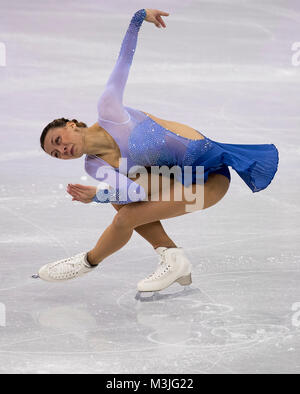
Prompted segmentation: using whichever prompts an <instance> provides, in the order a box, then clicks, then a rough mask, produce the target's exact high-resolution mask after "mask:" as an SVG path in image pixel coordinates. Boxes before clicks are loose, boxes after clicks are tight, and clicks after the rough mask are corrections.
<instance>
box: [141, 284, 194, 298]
mask: <svg viewBox="0 0 300 394" xmlns="http://www.w3.org/2000/svg"><path fill="white" fill-rule="evenodd" d="M196 293H197V294H198V293H201V291H200V289H198V288H193V287H191V286H184V288H183V289H182V290H180V291H177V292H175V293H168V294H162V293H159V292H158V291H156V292H141V291H138V292H137V293H136V295H135V297H134V298H135V299H136V301H138V302H154V301H161V300H167V299H172V298H178V297H186V296H189V295H193V294H196Z"/></svg>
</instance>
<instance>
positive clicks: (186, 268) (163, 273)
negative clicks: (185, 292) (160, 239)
mask: <svg viewBox="0 0 300 394" xmlns="http://www.w3.org/2000/svg"><path fill="white" fill-rule="evenodd" d="M156 251H157V253H159V255H160V261H159V264H158V267H157V269H156V271H155V272H153V274H151V275H149V276H148V277H147V278H145V279H143V280H141V281H140V282H139V283H138V285H137V288H138V290H139V291H140V292H148V291H151V292H154V291H159V290H163V289H165V288H167V287H169V286H170V285H172V284H173V283H174V282H178V283H179V284H180V285H182V286H188V285H190V284H191V283H192V275H191V270H192V264H191V263H190V261H189V260H188V258H187V257H186V255H185V253H184V250H183V248H181V247H179V248H164V247H159V248H157V249H156Z"/></svg>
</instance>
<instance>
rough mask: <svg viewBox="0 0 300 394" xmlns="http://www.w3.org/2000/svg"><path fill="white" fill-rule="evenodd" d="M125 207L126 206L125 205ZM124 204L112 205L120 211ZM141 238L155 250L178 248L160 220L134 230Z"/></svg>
mask: <svg viewBox="0 0 300 394" xmlns="http://www.w3.org/2000/svg"><path fill="white" fill-rule="evenodd" d="M124 205H125V204H124ZM124 205H123V204H112V206H113V207H114V208H115V209H116V210H117V211H119V210H120V209H121V208H122V207H123V206H124ZM134 230H135V231H136V232H137V233H138V234H140V236H141V237H143V238H144V239H145V240H146V241H148V242H149V243H150V244H151V245H152V246H153V248H154V249H156V248H158V247H160V246H164V247H166V248H176V247H177V246H176V245H175V243H174V242H173V241H172V239H171V238H170V237H169V236H168V234H167V233H166V232H165V230H164V228H163V226H162V224H161V222H160V220H157V221H155V222H152V223H146V224H142V225H141V226H138V227H135V229H134Z"/></svg>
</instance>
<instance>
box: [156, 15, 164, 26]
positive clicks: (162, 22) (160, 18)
mask: <svg viewBox="0 0 300 394" xmlns="http://www.w3.org/2000/svg"><path fill="white" fill-rule="evenodd" d="M156 19H157V20H158V21H159V23H160V25H159V24H158V25H156V26H158V27H160V26H162V27H166V24H165V22H164V21H163V19H162V17H161V16H159V15H158V16H157V17H156Z"/></svg>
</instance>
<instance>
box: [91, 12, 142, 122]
mask: <svg viewBox="0 0 300 394" xmlns="http://www.w3.org/2000/svg"><path fill="white" fill-rule="evenodd" d="M145 17H146V10H145V9H141V10H139V11H137V12H136V13H135V14H134V16H133V17H132V19H131V22H130V24H129V27H128V29H127V32H126V34H125V37H124V39H123V42H122V45H121V49H120V53H119V56H118V59H117V62H116V64H115V67H114V68H113V71H112V73H111V75H110V77H109V79H108V81H107V83H106V86H105V89H104V91H103V93H102V95H101V97H100V98H99V100H98V104H97V108H98V115H99V117H100V118H102V119H104V120H109V121H113V122H117V123H122V122H124V121H126V120H128V113H127V111H126V110H125V108H124V107H123V94H124V89H125V85H126V82H127V79H128V74H129V70H130V66H131V64H132V59H133V55H134V52H135V48H136V45H137V38H138V32H139V30H140V27H141V25H142V23H143V20H144V19H145Z"/></svg>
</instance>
